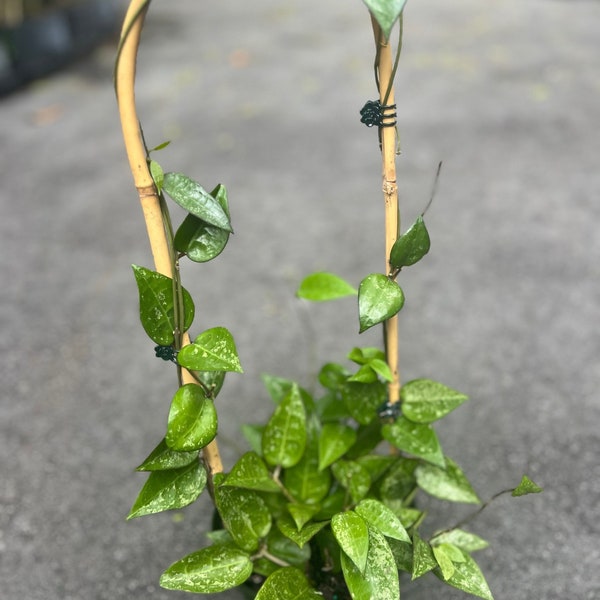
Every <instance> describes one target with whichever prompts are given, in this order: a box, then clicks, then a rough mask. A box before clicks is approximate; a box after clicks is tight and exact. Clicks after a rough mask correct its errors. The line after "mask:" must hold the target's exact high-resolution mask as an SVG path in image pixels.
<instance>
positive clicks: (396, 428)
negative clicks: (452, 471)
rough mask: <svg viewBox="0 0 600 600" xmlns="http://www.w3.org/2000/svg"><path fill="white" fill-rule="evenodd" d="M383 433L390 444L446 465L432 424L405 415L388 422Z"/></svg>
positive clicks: (434, 462) (435, 462)
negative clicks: (415, 421) (414, 421)
mask: <svg viewBox="0 0 600 600" xmlns="http://www.w3.org/2000/svg"><path fill="white" fill-rule="evenodd" d="M381 433H382V435H383V437H384V439H386V440H387V441H388V442H389V443H390V444H392V445H393V446H394V447H396V448H398V450H403V451H404V452H408V453H409V454H412V455H413V456H417V457H419V458H422V459H423V460H426V461H427V462H430V463H433V464H434V465H437V466H439V467H443V466H444V465H445V462H444V455H443V453H442V449H441V446H440V443H439V440H438V438H437V435H436V433H435V431H434V430H433V428H432V427H431V426H430V425H427V424H425V423H413V422H412V421H409V420H408V419H405V418H404V417H399V418H398V419H397V420H396V421H395V422H394V423H386V424H385V425H383V426H382V428H381Z"/></svg>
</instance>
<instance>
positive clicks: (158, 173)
mask: <svg viewBox="0 0 600 600" xmlns="http://www.w3.org/2000/svg"><path fill="white" fill-rule="evenodd" d="M149 167H150V175H152V179H153V181H154V185H155V186H156V190H157V191H158V193H159V194H160V193H161V191H162V185H163V181H164V179H165V174H164V173H163V170H162V167H161V166H160V165H159V164H158V163H157V162H156V161H155V160H151V161H150V164H149Z"/></svg>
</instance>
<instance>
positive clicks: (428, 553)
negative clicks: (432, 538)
mask: <svg viewBox="0 0 600 600" xmlns="http://www.w3.org/2000/svg"><path fill="white" fill-rule="evenodd" d="M436 567H437V561H436V560H435V556H434V555H433V550H432V549H431V546H430V545H429V544H428V543H427V542H426V541H425V540H423V539H422V538H421V536H420V535H419V532H418V531H416V530H415V531H413V571H412V579H413V580H415V579H418V578H419V577H421V576H422V575H425V573H428V572H429V571H432V570H433V569H435V568H436Z"/></svg>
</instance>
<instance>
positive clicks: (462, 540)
mask: <svg viewBox="0 0 600 600" xmlns="http://www.w3.org/2000/svg"><path fill="white" fill-rule="evenodd" d="M431 543H432V545H437V544H443V543H449V544H453V545H454V546H458V547H459V548H461V549H462V550H464V551H465V552H475V551H476V550H483V549H484V548H487V547H488V546H489V543H488V542H486V540H484V539H483V538H480V537H479V536H478V535H475V534H474V533H471V532H469V531H464V530H463V529H452V530H450V531H446V532H445V533H442V534H440V535H436V536H435V537H434V538H433V539H432V541H431Z"/></svg>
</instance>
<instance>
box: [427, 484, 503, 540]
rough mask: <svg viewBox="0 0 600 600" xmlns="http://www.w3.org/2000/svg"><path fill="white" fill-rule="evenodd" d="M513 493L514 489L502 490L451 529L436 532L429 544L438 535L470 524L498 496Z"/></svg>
mask: <svg viewBox="0 0 600 600" xmlns="http://www.w3.org/2000/svg"><path fill="white" fill-rule="evenodd" d="M513 491H514V488H511V489H509V490H502V491H501V492H498V493H496V494H494V495H493V496H492V497H491V498H490V499H489V500H486V501H485V502H484V503H483V504H482V505H481V506H480V507H479V508H478V509H477V510H476V511H473V512H472V513H471V514H469V515H467V516H466V517H465V518H464V519H461V520H460V521H458V523H455V524H454V525H452V527H447V528H446V529H442V530H441V531H437V532H436V533H435V534H433V535H432V536H431V537H430V538H429V542H431V541H432V540H434V539H435V538H437V537H439V536H440V535H443V534H444V533H449V532H450V531H454V530H455V529H459V528H460V527H462V526H463V525H466V524H467V523H470V522H471V521H472V520H473V519H475V518H476V517H477V516H479V515H480V514H481V513H482V512H483V511H484V510H485V509H486V508H487V507H488V506H489V505H490V504H491V503H492V502H494V501H495V500H497V499H498V498H500V496H504V495H506V494H512V492H513Z"/></svg>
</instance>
